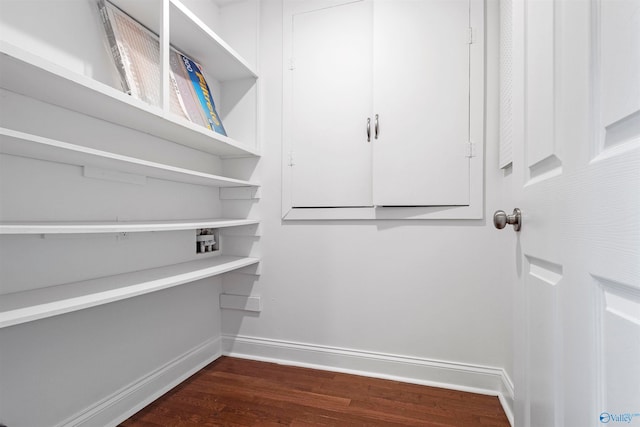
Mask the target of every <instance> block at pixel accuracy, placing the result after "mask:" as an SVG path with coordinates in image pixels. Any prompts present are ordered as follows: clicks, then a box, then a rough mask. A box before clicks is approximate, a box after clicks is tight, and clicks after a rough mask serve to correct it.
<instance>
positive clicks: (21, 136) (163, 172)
mask: <svg viewBox="0 0 640 427" xmlns="http://www.w3.org/2000/svg"><path fill="white" fill-rule="evenodd" d="M0 153H2V154H10V155H14V156H21V157H28V158H32V159H38V160H45V161H51V162H58V163H66V164H71V165H76V166H91V167H96V168H101V169H107V170H115V171H118V172H124V173H129V174H134V175H142V176H147V177H149V178H155V179H162V180H167V181H175V182H181V183H186V184H197V185H206V186H211V187H247V186H249V187H251V186H258V184H256V183H252V182H249V181H243V180H239V179H233V178H226V177H223V176H218V175H211V174H207V173H203V172H198V171H193V170H189V169H183V168H178V167H175V166H170V165H165V164H162V163H155V162H150V161H147V160H142V159H137V158H135V157H129V156H122V155H119V154H114V153H109V152H107V151H101V150H95V149H93V148H88V147H84V146H80V145H75V144H69V143H67V142H62V141H57V140H54V139H49V138H44V137H41V136H37V135H31V134H27V133H24V132H19V131H14V130H12V129H5V128H0Z"/></svg>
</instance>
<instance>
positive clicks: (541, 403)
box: [502, 0, 640, 427]
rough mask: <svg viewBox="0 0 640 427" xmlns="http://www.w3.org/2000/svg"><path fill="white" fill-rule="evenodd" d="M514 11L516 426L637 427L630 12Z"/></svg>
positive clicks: (639, 99) (638, 9)
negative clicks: (519, 216) (519, 218)
mask: <svg viewBox="0 0 640 427" xmlns="http://www.w3.org/2000/svg"><path fill="white" fill-rule="evenodd" d="M513 13H514V15H513V23H514V27H513V30H514V32H513V36H514V75H513V77H514V81H513V82H514V86H513V87H514V103H513V108H514V110H513V111H514V164H513V180H514V183H515V190H514V192H515V199H516V205H517V207H519V208H521V209H522V212H523V216H524V218H523V225H522V230H521V231H520V232H519V233H518V234H517V243H516V250H515V254H514V255H515V256H514V258H515V261H516V263H517V271H518V275H519V279H520V281H519V282H518V283H517V284H516V286H517V290H516V310H515V312H516V319H515V322H516V323H515V325H516V334H515V339H516V346H515V373H514V383H515V421H516V423H515V424H516V426H518V427H529V426H535V427H538V426H539V427H552V426H557V427H564V426H566V427H572V426H576V427H578V426H579V427H584V426H601V425H632V426H633V425H636V426H638V425H640V19H639V18H640V2H638V1H637V0H615V1H605V0H594V1H591V2H589V1H572V0H567V1H548V0H520V1H515V2H514V5H513ZM511 208H512V207H509V210H510V209H511ZM508 229H509V230H508V232H511V230H510V227H508ZM502 232H505V231H502Z"/></svg>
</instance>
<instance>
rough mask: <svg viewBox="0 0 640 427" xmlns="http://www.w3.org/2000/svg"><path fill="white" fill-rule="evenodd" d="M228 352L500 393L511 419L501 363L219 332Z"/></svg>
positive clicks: (510, 400)
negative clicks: (474, 362) (482, 363)
mask: <svg viewBox="0 0 640 427" xmlns="http://www.w3.org/2000/svg"><path fill="white" fill-rule="evenodd" d="M222 353H223V354H224V355H227V356H232V357H238V358H245V359H252V360H260V361H265V362H274V363H279V364H283V365H291V366H300V367H307V368H314V369H322V370H328V371H334V372H343V373H347V374H355V375H364V376H368V377H374V378H382V379H390V380H394V381H403V382H408V383H414V384H421V385H427V386H432V387H441V388H447V389H451V390H459V391H466V392H471V393H480V394H487V395H491V396H498V398H499V400H500V403H501V404H502V407H503V408H504V411H505V413H506V415H507V418H508V419H509V422H510V423H511V425H513V383H512V382H511V379H510V378H509V376H508V375H507V373H506V372H505V371H504V369H501V368H493V367H486V366H477V365H471V364H465V363H457V362H447V361H439V360H429V359H423V358H417V357H409V356H400V355H393V354H384V353H373V352H366V351H360V350H351V349H345V348H338V347H328V346H320V345H314V344H306V343H298V342H289V341H280V340H272V339H264V338H254V337H246V336H245V337H243V336H231V335H223V337H222Z"/></svg>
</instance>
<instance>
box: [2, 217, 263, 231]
mask: <svg viewBox="0 0 640 427" xmlns="http://www.w3.org/2000/svg"><path fill="white" fill-rule="evenodd" d="M258 223H259V221H258V220H252V219H226V218H221V219H187V220H171V221H65V222H51V221H50V222H44V221H20V222H17V221H5V222H0V234H94V233H139V232H150V231H176V230H195V229H197V228H226V227H237V226H242V225H254V224H258Z"/></svg>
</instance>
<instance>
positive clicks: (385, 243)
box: [223, 0, 513, 380]
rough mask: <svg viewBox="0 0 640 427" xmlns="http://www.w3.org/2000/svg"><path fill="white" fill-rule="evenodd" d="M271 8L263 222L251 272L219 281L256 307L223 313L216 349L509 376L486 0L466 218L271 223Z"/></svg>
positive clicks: (268, 11) (275, 187)
mask: <svg viewBox="0 0 640 427" xmlns="http://www.w3.org/2000/svg"><path fill="white" fill-rule="evenodd" d="M281 7H282V2H281V1H275V0H270V1H265V2H263V10H262V18H263V21H262V22H261V26H262V32H261V37H262V39H261V52H260V59H261V62H260V64H261V67H260V73H261V84H262V91H263V92H262V94H263V97H262V123H263V124H262V126H263V134H262V144H263V158H262V160H261V163H260V165H259V167H258V170H257V173H258V174H259V176H260V180H261V182H262V185H263V187H262V199H261V201H260V203H259V206H257V207H254V208H253V209H254V211H255V212H256V214H259V216H260V217H261V219H262V223H263V225H262V230H263V236H262V238H261V241H260V247H261V252H262V254H263V257H262V258H263V261H262V275H261V276H260V278H259V280H256V281H248V282H246V283H245V284H243V285H238V284H237V283H236V284H233V285H232V284H226V283H225V285H224V287H225V290H226V291H227V292H235V293H249V292H251V293H253V294H257V295H261V296H262V299H263V303H264V308H263V311H262V312H261V313H260V314H259V315H255V314H249V313H243V312H239V311H227V310H223V333H224V334H226V337H227V340H226V341H227V350H228V351H229V352H231V353H232V354H238V355H242V354H244V355H247V356H252V357H256V356H260V357H266V358H276V359H282V360H288V361H289V362H294V363H304V362H313V363H317V364H320V365H325V366H328V367H334V368H336V367H337V368H340V367H341V363H342V362H341V361H340V360H338V359H339V357H337V356H336V354H337V353H339V352H340V351H341V350H348V351H355V352H358V354H359V355H364V356H371V357H377V356H382V355H398V356H401V357H405V358H416V360H417V361H446V362H451V363H462V364H469V365H472V366H474V367H479V366H487V367H496V368H504V369H506V370H507V371H508V372H509V373H510V372H511V348H510V346H511V344H510V343H511V327H510V322H511V302H512V301H511V285H512V283H513V282H512V281H510V276H509V275H508V274H507V273H506V272H505V270H504V265H505V263H506V262H508V261H507V260H505V257H507V256H508V255H507V254H508V253H509V251H508V249H509V247H508V246H509V244H510V242H511V239H512V236H510V235H509V231H508V230H503V231H498V230H495V229H494V227H493V224H492V222H491V217H492V215H493V212H494V211H495V210H496V209H510V206H506V205H505V202H504V201H503V187H504V189H507V190H508V188H507V187H508V185H507V184H505V183H504V182H503V172H502V171H501V170H499V169H498V166H497V162H498V147H497V141H498V135H497V131H498V116H497V113H498V110H497V103H498V98H497V96H498V68H497V67H498V62H497V54H498V52H497V48H498V44H497V42H498V32H497V31H498V3H497V1H489V3H488V11H487V21H488V22H487V28H488V40H487V46H488V53H487V76H488V81H487V89H486V90H487V106H486V115H487V121H486V145H487V153H486V167H485V170H486V182H485V186H486V204H485V212H486V215H485V218H486V219H485V220H478V221H464V220H459V221H453V220H448V221H327V222H317V221H316V222H314V221H306V222H305V221H301V222H295V221H282V220H281V210H280V202H281V188H282V187H281V179H282V178H281V161H280V159H281V136H282V127H281V119H282V117H281V108H282V104H281V103H282V96H281V94H282V70H281V68H282V39H281V37H282V12H281ZM231 211H233V209H231ZM236 335H237V336H238V338H236V339H234V338H232V337H234V336H236ZM302 349H304V351H302V352H298V351H297V350H302ZM307 350H308V351H307ZM305 351H306V353H305ZM310 352H320V353H322V352H328V353H331V354H332V355H333V356H336V357H337V358H336V357H333V356H332V357H329V356H327V357H325V358H322V357H315V356H310ZM361 363H362V365H361V366H362V369H363V370H365V369H366V365H365V362H364V361H362V360H361ZM416 372H417V371H416ZM374 373H376V372H374ZM377 373H378V374H384V372H382V371H380V372H377ZM415 379H416V380H430V378H415ZM431 379H432V380H433V379H437V378H431Z"/></svg>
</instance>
